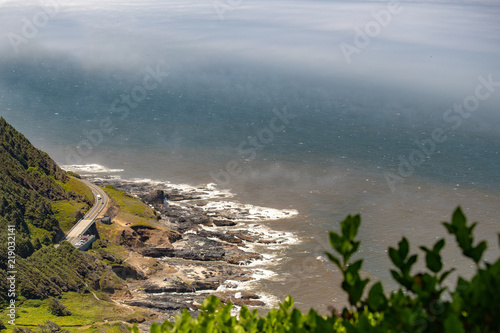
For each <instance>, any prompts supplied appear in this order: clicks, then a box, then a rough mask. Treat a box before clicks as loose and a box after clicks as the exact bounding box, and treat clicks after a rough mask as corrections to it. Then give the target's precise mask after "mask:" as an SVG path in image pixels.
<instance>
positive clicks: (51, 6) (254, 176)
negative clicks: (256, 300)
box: [0, 0, 500, 309]
mask: <svg viewBox="0 0 500 333" xmlns="http://www.w3.org/2000/svg"><path fill="white" fill-rule="evenodd" d="M221 4H223V5H221ZM0 6H1V9H2V10H1V11H0V59H1V61H0V115H1V116H3V117H5V118H6V120H7V121H8V122H10V123H11V124H12V125H13V126H15V127H16V129H18V130H19V131H21V132H22V133H24V134H25V135H26V136H27V137H28V138H29V139H30V140H31V141H32V143H34V144H35V145H36V146H37V147H39V148H41V149H43V150H45V151H47V152H48V153H49V154H50V155H51V156H53V157H54V158H55V159H56V161H57V162H58V163H59V164H60V165H68V164H90V163H98V164H101V165H104V166H106V167H109V168H115V169H123V170H124V171H123V172H120V173H119V175H120V177H122V178H124V179H130V178H150V179H156V180H168V181H171V182H172V183H175V182H181V183H188V184H193V185H196V184H205V183H210V182H216V183H218V184H219V186H220V187H227V188H228V189H230V190H231V191H232V192H234V193H235V194H236V199H237V200H240V201H241V202H245V203H251V204H256V205H262V206H268V207H273V208H280V209H285V208H287V209H289V208H293V209H297V210H298V212H299V215H298V216H297V217H294V218H293V219H289V220H278V221H270V222H265V223H264V224H265V225H268V226H270V227H272V228H275V229H277V230H284V231H292V232H294V233H295V234H296V235H297V237H298V239H300V242H299V243H298V244H296V245H294V246H291V247H288V248H283V249H277V250H275V253H274V254H275V257H274V258H275V260H274V261H272V262H271V263H270V265H271V266H270V267H272V268H270V269H272V270H273V271H275V272H277V274H278V277H276V276H275V277H274V278H269V279H263V280H261V281H260V282H259V284H257V285H256V286H254V287H255V288H256V289H258V290H261V291H264V292H266V293H269V294H272V295H274V296H275V298H276V299H282V298H283V296H284V295H286V294H288V293H291V294H292V295H294V296H295V297H296V298H297V301H298V303H299V304H300V305H301V306H303V307H309V306H318V307H320V308H322V309H324V308H325V307H326V305H327V304H330V303H335V304H337V303H342V302H343V298H342V294H341V293H340V292H339V288H338V286H337V285H338V280H336V279H338V278H339V275H338V272H336V271H335V269H334V268H333V266H331V265H329V264H328V263H327V262H326V261H324V259H322V253H323V251H325V250H327V249H328V244H327V230H332V229H336V228H338V222H339V221H340V220H341V219H343V217H345V216H346V215H347V214H355V213H358V212H359V213H361V214H362V218H363V224H362V230H361V238H362V241H363V243H362V247H361V251H362V253H361V256H363V257H365V258H366V260H365V266H364V270H365V272H366V274H367V275H369V276H371V277H374V278H377V279H382V280H384V282H387V283H389V284H391V283H392V282H391V278H390V274H388V269H389V259H388V258H387V253H386V250H387V247H388V246H394V245H395V244H396V243H397V241H398V240H399V238H400V237H401V236H402V235H405V236H407V237H409V238H410V239H412V240H413V241H414V242H415V245H417V243H418V245H420V244H422V243H423V244H426V245H427V244H433V243H434V242H435V240H436V236H438V235H442V234H444V232H445V230H444V228H443V227H442V226H441V225H440V223H439V222H441V221H443V220H445V219H448V218H449V216H450V214H451V212H452V211H453V209H454V208H455V207H456V206H457V205H459V204H460V205H462V206H463V207H464V210H466V213H467V214H468V216H469V217H470V218H471V219H474V220H478V221H480V222H481V223H480V225H479V226H478V228H477V229H478V233H479V234H480V237H481V238H486V239H488V240H489V243H490V250H489V252H488V257H490V258H492V257H495V256H498V248H495V246H496V233H498V232H499V231H500V225H499V221H498V216H499V212H500V209H499V208H498V207H500V205H499V202H500V201H499V198H500V174H499V172H498V165H499V164H500V62H499V61H498V59H500V21H499V20H498V17H500V6H499V5H497V4H496V2H493V1H425V2H413V1H400V2H393V3H389V2H384V1H365V2H358V1H321V0H314V1H290V0H277V1H260V0H259V1H248V0H242V1H235V2H233V5H229V2H224V1H222V0H221V1H218V0H216V1H159V0H157V1H66V2H62V1H61V2H60V4H59V3H58V2H56V1H41V2H38V1H25V2H22V3H19V2H14V1H12V2H11V1H0ZM370 29H372V30H370ZM360 31H361V32H365V33H362V34H363V35H364V37H360V36H361V35H360V34H361V33H360ZM367 33H368V35H370V36H368V35H367ZM353 50H354V51H353ZM167 73H168V75H167ZM454 105H455V106H454ZM468 110H470V111H468ZM412 161H413V162H412ZM234 169H238V170H240V169H241V172H237V174H236V173H234V172H231V171H234ZM230 172H231V173H230ZM388 180H389V181H388ZM452 244H453V242H452V241H451V240H450V241H449V242H448V245H447V246H448V248H449V249H448V250H447V252H446V253H445V256H446V257H445V259H448V261H450V262H452V264H453V265H456V266H457V267H459V268H460V270H459V271H460V272H461V274H468V273H470V271H469V268H470V267H469V263H468V262H463V261H461V259H460V258H459V257H458V256H455V254H454V253H453V252H454V251H453V249H454V247H453V245H452ZM414 250H415V251H417V250H416V246H414ZM495 251H496V252H495ZM268 268H269V267H268Z"/></svg>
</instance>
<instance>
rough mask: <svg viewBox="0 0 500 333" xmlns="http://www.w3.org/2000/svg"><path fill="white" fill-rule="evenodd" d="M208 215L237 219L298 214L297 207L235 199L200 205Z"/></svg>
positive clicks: (287, 216)
mask: <svg viewBox="0 0 500 333" xmlns="http://www.w3.org/2000/svg"><path fill="white" fill-rule="evenodd" d="M200 208H201V209H203V210H204V211H206V212H207V214H208V215H210V214H212V215H221V213H222V215H227V216H230V217H233V218H234V219H235V220H236V221H262V220H279V219H285V218H290V217H293V216H296V215H298V213H299V212H298V211H297V210H295V209H276V208H268V207H260V206H254V205H250V204H242V203H239V202H235V201H211V202H208V203H207V204H206V205H205V206H202V207H200Z"/></svg>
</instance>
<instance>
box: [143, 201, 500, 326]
mask: <svg viewBox="0 0 500 333" xmlns="http://www.w3.org/2000/svg"><path fill="white" fill-rule="evenodd" d="M443 224H444V226H445V227H446V230H447V231H448V232H449V233H450V234H451V235H453V236H454V237H455V239H456V241H457V243H458V246H459V247H460V249H461V251H462V253H463V255H464V256H465V257H467V258H469V259H470V260H472V262H473V264H474V265H475V267H476V274H475V275H474V276H473V277H472V279H470V280H467V279H465V278H462V277H459V279H458V282H457V285H456V287H455V288H454V290H450V289H449V288H447V287H446V286H444V284H443V282H444V280H445V279H446V277H447V276H448V275H449V274H450V273H451V272H452V271H453V269H451V270H447V271H443V262H442V259H441V254H440V253H441V250H442V249H443V248H444V246H445V240H444V239H440V240H438V241H437V242H436V243H435V244H434V246H432V248H427V247H424V246H421V247H420V249H421V250H422V251H423V252H424V253H425V263H426V268H427V269H426V270H425V271H424V272H419V273H416V274H412V272H411V270H412V267H413V265H414V264H415V263H416V262H417V260H418V255H416V254H413V255H410V244H409V242H408V240H407V239H406V238H403V239H402V240H401V241H400V242H399V244H398V246H397V247H394V248H393V247H390V248H389V257H390V259H391V261H392V263H393V264H394V265H395V269H393V270H391V274H392V276H393V278H394V279H395V280H396V282H398V284H399V285H400V288H399V289H398V290H395V291H392V292H391V293H390V294H388V293H387V292H384V289H383V286H382V284H381V283H380V282H377V283H375V284H373V285H372V286H371V287H370V289H369V290H368V291H366V290H365V288H366V286H367V285H368V284H369V280H368V279H363V278H361V276H360V274H359V272H360V270H361V267H362V264H363V260H362V259H359V260H356V261H353V262H352V261H351V260H350V259H351V257H352V255H353V254H354V253H356V251H357V250H358V248H359V245H360V242H359V241H356V240H355V239H356V235H357V232H358V228H359V226H360V225H361V218H360V217H359V215H356V216H348V217H347V218H346V219H345V220H344V221H343V222H342V223H341V225H340V227H341V231H340V233H336V232H330V234H329V236H330V244H331V246H332V248H333V250H334V252H335V253H327V256H328V258H329V259H330V260H331V261H332V262H333V263H334V264H335V265H336V266H337V267H338V268H339V269H340V271H341V272H342V274H343V277H344V280H343V282H342V289H343V290H344V291H345V292H346V293H347V295H348V300H349V304H350V306H347V307H345V308H344V309H343V310H342V313H341V314H339V315H336V314H332V315H331V316H320V315H318V314H317V313H316V311H314V310H312V309H311V310H310V311H309V312H308V313H302V312H301V311H299V310H298V309H294V308H293V300H292V299H291V298H290V297H287V299H286V300H285V301H284V302H283V303H282V304H280V305H279V308H277V309H273V310H271V311H269V312H268V313H267V315H265V316H259V315H258V313H257V310H254V311H250V310H248V308H247V307H245V306H243V307H242V308H241V311H240V313H239V315H238V316H237V317H235V316H231V314H230V312H231V309H232V304H231V303H229V304H227V305H223V304H222V303H221V301H220V300H219V299H217V298H216V297H214V296H211V297H209V298H207V299H206V300H205V301H204V303H203V305H202V307H201V308H200V314H199V316H198V317H197V318H193V317H191V315H190V314H189V312H188V311H186V310H185V311H184V312H183V313H182V316H178V317H177V318H176V320H175V322H174V323H171V322H169V321H166V322H164V323H163V324H162V325H161V326H160V325H157V324H153V326H152V327H151V332H153V333H157V332H158V333H161V332H177V333H181V332H345V333H351V332H352V333H354V332H363V333H364V332H380V333H382V332H384V333H385V332H445V333H461V332H474V333H475V332H495V333H498V332H500V259H497V260H496V262H494V263H487V262H484V261H481V258H482V256H483V253H484V251H485V250H486V248H487V244H486V242H485V241H482V242H479V243H478V244H477V245H474V236H473V229H474V227H475V225H476V224H475V223H474V224H472V225H471V226H467V220H466V218H465V216H464V214H463V213H462V211H461V209H460V208H457V209H456V210H455V212H454V214H453V217H452V220H451V222H450V223H447V222H445V223H443ZM499 244H500V235H499ZM134 331H135V332H138V329H137V328H134Z"/></svg>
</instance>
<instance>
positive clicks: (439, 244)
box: [433, 239, 445, 253]
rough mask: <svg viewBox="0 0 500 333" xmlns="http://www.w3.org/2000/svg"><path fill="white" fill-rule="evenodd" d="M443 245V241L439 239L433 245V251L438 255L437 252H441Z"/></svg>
mask: <svg viewBox="0 0 500 333" xmlns="http://www.w3.org/2000/svg"><path fill="white" fill-rule="evenodd" d="M444 245H445V240H444V239H440V240H439V241H438V242H437V243H436V244H434V248H433V251H434V252H438V253H439V251H441V249H442V248H443V247H444Z"/></svg>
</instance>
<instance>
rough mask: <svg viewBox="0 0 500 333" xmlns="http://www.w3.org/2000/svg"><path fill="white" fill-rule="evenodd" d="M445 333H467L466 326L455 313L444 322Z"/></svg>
mask: <svg viewBox="0 0 500 333" xmlns="http://www.w3.org/2000/svg"><path fill="white" fill-rule="evenodd" d="M444 332H445V333H465V330H464V326H463V325H462V323H461V322H460V319H459V318H458V316H457V315H456V314H455V313H450V314H449V315H448V317H446V319H445V321H444Z"/></svg>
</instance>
